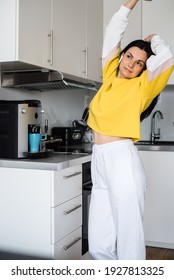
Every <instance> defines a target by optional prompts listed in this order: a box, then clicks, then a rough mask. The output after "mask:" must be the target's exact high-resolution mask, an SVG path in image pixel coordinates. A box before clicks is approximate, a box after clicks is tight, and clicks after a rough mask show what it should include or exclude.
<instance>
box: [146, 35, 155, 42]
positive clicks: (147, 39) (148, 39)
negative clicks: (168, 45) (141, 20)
mask: <svg viewBox="0 0 174 280" xmlns="http://www.w3.org/2000/svg"><path fill="white" fill-rule="evenodd" d="M155 35H156V34H150V35H148V36H147V37H146V38H144V41H146V42H149V43H151V41H152V38H153V37H154V36H155Z"/></svg>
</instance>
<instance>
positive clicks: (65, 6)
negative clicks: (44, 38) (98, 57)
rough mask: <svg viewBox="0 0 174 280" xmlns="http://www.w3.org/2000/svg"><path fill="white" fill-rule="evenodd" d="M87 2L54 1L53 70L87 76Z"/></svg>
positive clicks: (81, 0)
mask: <svg viewBox="0 0 174 280" xmlns="http://www.w3.org/2000/svg"><path fill="white" fill-rule="evenodd" d="M85 22H86V19H85V0H73V1H69V0H53V8H52V28H53V66H52V67H53V68H54V69H55V70H58V71H61V72H64V73H68V74H72V75H76V76H80V77H84V76H85Z"/></svg>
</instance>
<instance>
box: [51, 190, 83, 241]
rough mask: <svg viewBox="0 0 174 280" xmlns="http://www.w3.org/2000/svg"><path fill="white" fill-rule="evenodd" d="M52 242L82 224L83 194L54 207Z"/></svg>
mask: <svg viewBox="0 0 174 280" xmlns="http://www.w3.org/2000/svg"><path fill="white" fill-rule="evenodd" d="M52 219H53V220H52V243H55V242H57V241H58V240H60V239H62V238H63V237H64V236H66V235H68V234H69V233H70V232H72V231H74V230H75V229H76V228H78V227H80V226H81V225H82V195H80V196H78V197H76V198H74V199H71V200H69V201H67V202H65V203H63V204H61V205H59V206H57V207H55V208H52Z"/></svg>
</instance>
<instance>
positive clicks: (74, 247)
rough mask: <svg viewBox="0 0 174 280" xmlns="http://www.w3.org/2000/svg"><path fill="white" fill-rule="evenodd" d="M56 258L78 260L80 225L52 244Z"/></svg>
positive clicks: (80, 239) (80, 242) (79, 252)
mask: <svg viewBox="0 0 174 280" xmlns="http://www.w3.org/2000/svg"><path fill="white" fill-rule="evenodd" d="M52 249H53V258H54V259H56V260H80V259H81V255H82V254H81V251H82V227H79V228H78V229H76V230H75V231H73V232H71V233H70V234H69V235H68V236H66V237H65V238H63V239H61V240H60V241H59V242H57V243H55V244H54V245H52Z"/></svg>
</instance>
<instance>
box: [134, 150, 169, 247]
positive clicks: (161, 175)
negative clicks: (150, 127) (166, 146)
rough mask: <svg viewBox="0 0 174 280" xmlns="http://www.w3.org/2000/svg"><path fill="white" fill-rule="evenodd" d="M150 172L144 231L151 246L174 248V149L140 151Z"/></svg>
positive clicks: (147, 170)
mask: <svg viewBox="0 0 174 280" xmlns="http://www.w3.org/2000/svg"><path fill="white" fill-rule="evenodd" d="M139 153H140V156H141V158H142V161H143V164H144V167H145V170H146V174H147V182H148V184H147V195H146V200H145V217H144V231H145V239H146V243H147V245H150V246H157V247H164V248H174V220H173V213H174V203H173V198H174V173H173V165H174V157H173V152H156V151H155V152H152V151H149V152H148V151H139Z"/></svg>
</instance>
